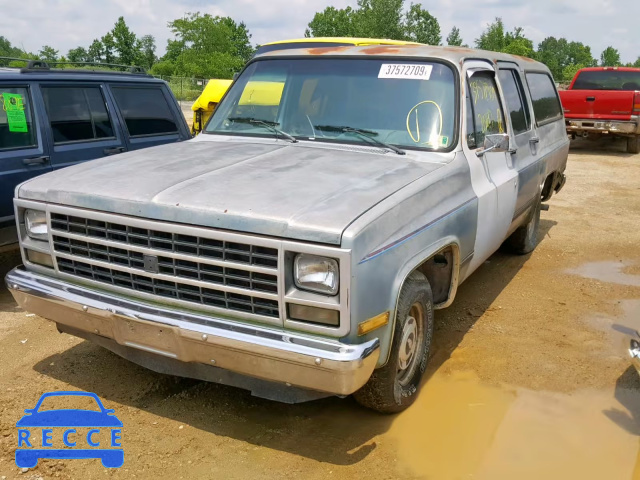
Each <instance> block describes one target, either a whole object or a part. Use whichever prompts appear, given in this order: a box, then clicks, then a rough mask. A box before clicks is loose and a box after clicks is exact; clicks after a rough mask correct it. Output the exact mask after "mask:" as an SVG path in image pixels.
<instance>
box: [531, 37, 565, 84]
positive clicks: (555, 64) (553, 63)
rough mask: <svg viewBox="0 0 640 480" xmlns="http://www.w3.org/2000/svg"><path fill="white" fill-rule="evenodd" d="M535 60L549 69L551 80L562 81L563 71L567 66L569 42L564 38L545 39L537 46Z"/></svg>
mask: <svg viewBox="0 0 640 480" xmlns="http://www.w3.org/2000/svg"><path fill="white" fill-rule="evenodd" d="M536 60H538V61H539V62H542V63H544V64H545V65H546V66H547V67H549V70H551V74H552V75H553V78H556V79H562V78H563V75H564V74H563V71H564V69H565V67H566V66H567V65H568V64H569V42H567V39H566V38H558V39H556V38H555V37H547V38H545V39H544V40H543V41H542V42H540V43H539V44H538V51H537V53H536Z"/></svg>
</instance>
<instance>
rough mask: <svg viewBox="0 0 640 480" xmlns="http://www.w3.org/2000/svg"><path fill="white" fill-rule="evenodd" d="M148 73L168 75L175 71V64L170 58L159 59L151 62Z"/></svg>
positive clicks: (173, 73)
mask: <svg viewBox="0 0 640 480" xmlns="http://www.w3.org/2000/svg"><path fill="white" fill-rule="evenodd" d="M149 73H151V74H152V75H160V76H162V77H170V76H172V75H175V73H176V64H175V63H174V62H172V61H171V60H160V61H159V62H156V63H154V64H153V66H152V67H151V69H150V70H149Z"/></svg>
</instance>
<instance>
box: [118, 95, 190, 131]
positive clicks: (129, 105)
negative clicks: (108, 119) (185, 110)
mask: <svg viewBox="0 0 640 480" xmlns="http://www.w3.org/2000/svg"><path fill="white" fill-rule="evenodd" d="M112 90H113V96H114V97H115V99H116V103H117V104H118V108H119V109H120V112H122V116H123V117H124V121H125V123H126V124H127V130H128V131H129V135H130V136H132V137H139V136H143V135H162V134H165V133H176V132H177V131H178V126H177V125H176V122H175V119H174V116H173V113H171V108H170V107H169V104H168V103H167V99H166V98H165V96H164V94H163V93H162V90H161V89H159V88H140V87H112Z"/></svg>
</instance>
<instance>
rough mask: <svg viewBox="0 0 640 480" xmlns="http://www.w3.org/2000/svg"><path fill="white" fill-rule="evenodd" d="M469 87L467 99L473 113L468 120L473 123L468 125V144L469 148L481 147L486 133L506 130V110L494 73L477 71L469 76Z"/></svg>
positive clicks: (490, 133)
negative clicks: (503, 106) (504, 110)
mask: <svg viewBox="0 0 640 480" xmlns="http://www.w3.org/2000/svg"><path fill="white" fill-rule="evenodd" d="M467 87H468V91H469V96H468V97H467V101H468V102H469V103H470V106H471V113H472V117H471V118H468V122H467V123H469V121H471V124H468V125H467V144H468V146H469V148H479V147H481V146H482V144H483V143H484V138H485V136H486V135H492V134H496V133H505V132H506V127H505V123H504V112H503V110H502V105H500V97H499V95H498V88H497V87H496V82H495V80H494V77H493V74H491V73H489V72H476V73H474V74H473V76H472V77H471V78H469V80H468V84H467ZM469 103H468V105H469ZM467 110H469V108H467ZM467 115H469V112H468V111H467Z"/></svg>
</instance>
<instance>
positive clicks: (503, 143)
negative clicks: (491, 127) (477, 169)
mask: <svg viewBox="0 0 640 480" xmlns="http://www.w3.org/2000/svg"><path fill="white" fill-rule="evenodd" d="M508 151H509V134H507V133H493V134H490V135H486V136H485V137H484V143H483V144H482V149H481V150H478V151H477V152H476V155H478V156H479V157H481V156H482V155H484V154H485V153H488V152H496V153H501V152H508Z"/></svg>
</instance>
